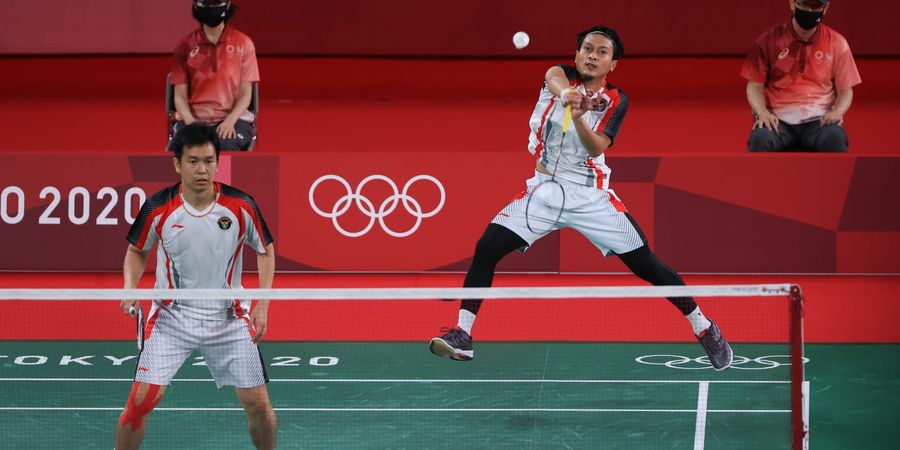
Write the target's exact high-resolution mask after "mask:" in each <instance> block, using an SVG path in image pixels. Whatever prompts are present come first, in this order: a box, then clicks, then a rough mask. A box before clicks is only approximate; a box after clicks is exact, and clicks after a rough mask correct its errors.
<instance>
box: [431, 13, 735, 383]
mask: <svg viewBox="0 0 900 450" xmlns="http://www.w3.org/2000/svg"><path fill="white" fill-rule="evenodd" d="M622 53H623V47H622V40H621V39H619V36H618V34H617V33H616V32H615V30H613V29H611V28H608V27H605V26H595V27H593V28H590V29H588V30H585V31H583V32H581V33H579V34H578V46H577V47H576V52H575V67H572V66H567V65H560V66H554V67H551V68H550V69H549V70H547V73H546V76H545V78H544V86H543V88H542V89H541V92H540V95H539V96H538V101H537V104H536V105H535V108H534V112H533V113H532V114H531V119H530V120H529V125H530V127H531V133H530V134H529V136H528V150H529V151H530V152H531V153H532V154H534V157H535V159H536V161H537V162H536V166H535V173H534V177H532V178H531V179H529V180H528V181H527V183H526V184H527V188H526V190H525V191H524V192H522V193H521V194H520V195H519V196H518V197H516V198H515V199H513V201H512V202H511V203H510V204H509V205H507V206H506V207H505V208H503V210H501V211H500V212H499V213H498V214H497V216H496V217H494V219H493V220H492V221H491V223H490V224H488V226H487V229H486V230H485V231H484V234H483V235H482V236H481V239H479V240H478V243H477V244H476V246H475V255H474V256H473V258H472V265H471V266H470V267H469V271H468V273H467V274H466V279H465V282H464V286H466V287H489V286H490V285H491V283H492V282H493V278H494V270H495V268H496V266H497V263H498V262H499V261H500V260H501V259H502V258H503V257H504V256H506V255H508V254H509V253H511V252H512V251H513V250H516V249H520V250H522V251H524V250H525V249H526V248H527V247H528V246H530V245H531V244H533V243H534V242H535V241H537V240H538V239H540V238H542V237H544V236H546V235H547V234H548V233H550V232H551V231H554V230H558V229H560V228H564V227H571V228H574V229H575V230H576V231H578V232H579V233H581V234H583V235H584V236H585V237H587V238H588V239H589V240H590V241H591V242H592V243H593V244H594V245H595V246H596V247H597V248H598V249H600V251H601V252H603V255H604V256H605V255H607V254H609V253H613V254H615V255H616V256H618V257H619V259H621V260H622V262H623V263H625V265H626V266H627V267H628V268H629V269H630V270H631V271H632V272H633V273H634V274H635V275H637V276H638V277H640V278H641V279H642V280H645V281H648V282H650V283H652V284H654V285H657V286H660V285H662V286H670V285H684V284H685V283H684V281H683V280H682V279H681V277H680V276H679V275H678V274H677V273H676V272H675V271H673V270H672V269H670V268H669V267H667V266H666V265H665V264H663V263H662V262H660V261H659V260H658V259H657V258H656V256H655V255H654V254H653V252H651V251H650V248H649V247H648V245H647V240H646V238H645V237H644V234H643V232H642V231H641V229H640V227H638V224H637V223H636V222H635V221H634V219H633V218H632V217H631V215H630V214H629V213H628V210H627V209H625V205H624V204H623V203H622V201H621V200H619V198H618V197H617V196H616V194H615V192H613V190H612V189H609V175H610V172H611V171H610V169H609V167H607V166H606V164H605V161H604V153H605V152H606V150H607V149H608V148H609V147H612V145H613V142H614V140H615V138H616V134H617V132H618V130H619V126H620V125H621V124H622V119H624V117H625V113H626V111H627V110H628V98H627V97H626V96H625V93H624V92H622V90H620V89H619V88H617V87H615V86H613V85H611V84H609V83H607V81H606V77H607V75H608V74H609V73H610V72H612V71H613V70H615V68H616V65H617V64H618V62H619V58H620V57H621V56H622ZM567 107H568V108H571V118H572V128H573V129H574V131H575V132H574V133H572V132H568V133H566V131H565V130H564V121H565V117H566V109H567ZM565 125H568V124H565ZM565 128H568V127H567V126H566V127H565ZM555 190H558V191H559V192H554V191H555ZM532 197H534V198H533V199H532ZM538 197H540V199H538ZM532 200H534V201H532ZM669 301H670V302H671V303H672V304H673V305H675V307H677V308H678V309H679V311H681V313H682V314H684V316H685V318H686V319H687V320H688V321H689V322H690V324H691V327H692V329H693V332H694V335H695V336H696V337H697V339H698V340H699V341H700V344H701V345H702V346H703V349H704V350H705V351H706V353H707V355H709V361H710V363H711V364H712V366H713V367H714V368H715V369H716V370H724V369H726V368H728V367H729V366H731V361H732V357H733V355H732V351H731V347H730V346H729V345H728V343H727V342H726V341H725V338H724V337H722V334H721V333H720V331H719V328H718V326H716V324H715V323H713V322H712V321H710V320H709V319H707V318H706V317H705V316H704V315H703V314H702V313H701V312H700V308H699V307H698V306H697V303H696V302H695V301H694V299H693V298H692V297H673V298H669ZM481 302H482V300H480V299H463V300H462V303H461V305H460V309H459V321H458V322H457V326H456V327H455V328H452V329H449V330H446V329H445V330H444V331H446V333H445V334H444V335H442V336H440V337H435V338H434V339H432V340H431V344H430V346H429V348H430V350H431V352H432V353H434V354H435V355H438V356H449V357H450V358H452V359H455V360H460V361H466V360H470V359H472V358H473V357H474V356H475V352H474V350H473V349H472V338H471V334H472V325H473V324H474V322H475V315H476V314H477V313H478V309H479V307H480V306H481Z"/></svg>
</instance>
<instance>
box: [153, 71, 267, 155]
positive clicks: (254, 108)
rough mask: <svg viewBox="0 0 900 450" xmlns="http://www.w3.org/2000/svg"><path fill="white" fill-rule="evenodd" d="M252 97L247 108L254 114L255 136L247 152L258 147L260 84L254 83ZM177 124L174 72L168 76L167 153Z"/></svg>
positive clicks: (170, 148)
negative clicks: (257, 128)
mask: <svg viewBox="0 0 900 450" xmlns="http://www.w3.org/2000/svg"><path fill="white" fill-rule="evenodd" d="M251 92H252V93H251V95H250V105H249V106H247V110H248V111H250V112H252V113H253V118H254V119H253V128H254V134H253V139H252V140H251V141H250V145H249V146H247V150H245V151H248V152H249V151H251V150H253V147H255V146H256V136H257V133H256V132H255V131H256V122H257V119H258V118H259V83H258V82H254V83H252V91H251ZM174 123H175V85H173V84H172V72H169V73H168V74H166V133H167V134H168V136H169V139H168V141H167V142H166V151H167V152H170V151H172V138H173V137H174V136H173V135H172V124H174Z"/></svg>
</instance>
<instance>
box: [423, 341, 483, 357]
mask: <svg viewBox="0 0 900 450" xmlns="http://www.w3.org/2000/svg"><path fill="white" fill-rule="evenodd" d="M428 350H430V351H431V353H434V354H435V355H438V356H446V357H448V358H450V359H455V360H457V361H468V360H470V359H472V358H474V357H475V351H474V350H458V349H455V348H453V347H452V346H451V345H450V344H448V343H447V341H445V340H443V339H441V338H434V339H432V340H431V344H429V345H428Z"/></svg>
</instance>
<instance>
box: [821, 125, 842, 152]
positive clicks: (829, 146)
mask: <svg viewBox="0 0 900 450" xmlns="http://www.w3.org/2000/svg"><path fill="white" fill-rule="evenodd" d="M816 147H818V148H817V149H816V150H818V151H820V152H846V151H847V132H846V131H844V127H841V126H838V125H826V126H825V127H823V128H822V131H821V132H820V133H819V138H818V139H817V140H816Z"/></svg>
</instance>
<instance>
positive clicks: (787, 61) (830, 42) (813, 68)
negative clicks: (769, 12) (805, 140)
mask: <svg viewBox="0 0 900 450" xmlns="http://www.w3.org/2000/svg"><path fill="white" fill-rule="evenodd" d="M741 76H742V77H744V78H745V79H746V80H748V81H753V82H756V83H760V84H763V85H764V86H765V94H766V107H767V108H769V109H770V110H772V112H773V113H774V114H775V115H776V116H778V118H779V119H780V120H783V121H784V122H786V123H789V124H793V125H797V124H800V123H804V122H809V121H813V120H817V119H818V118H819V117H822V116H823V115H824V114H825V113H826V112H828V111H829V110H830V109H831V108H833V107H834V102H835V99H836V98H837V91H838V90H846V89H850V88H852V87H853V86H856V85H857V84H859V83H861V82H862V80H861V79H860V77H859V71H858V70H857V69H856V62H855V61H854V60H853V54H852V53H851V52H850V46H849V45H848V44H847V40H846V39H844V37H843V36H841V34H840V33H838V32H837V31H834V30H833V29H832V28H829V27H828V26H827V25H825V24H819V25H818V28H817V29H816V31H815V33H813V35H812V37H811V38H810V39H809V42H804V41H802V40H800V37H799V36H797V32H796V31H795V30H794V26H793V24H792V23H791V21H787V22H785V23H781V24H778V25H776V26H774V27H772V28H770V29H768V30H767V31H766V32H765V33H763V34H762V35H761V36H759V38H757V40H756V42H755V43H754V45H753V47H752V48H751V49H750V53H749V54H748V55H747V59H746V61H744V66H743V68H742V69H741Z"/></svg>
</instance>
